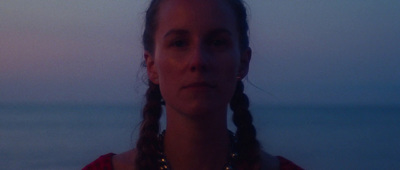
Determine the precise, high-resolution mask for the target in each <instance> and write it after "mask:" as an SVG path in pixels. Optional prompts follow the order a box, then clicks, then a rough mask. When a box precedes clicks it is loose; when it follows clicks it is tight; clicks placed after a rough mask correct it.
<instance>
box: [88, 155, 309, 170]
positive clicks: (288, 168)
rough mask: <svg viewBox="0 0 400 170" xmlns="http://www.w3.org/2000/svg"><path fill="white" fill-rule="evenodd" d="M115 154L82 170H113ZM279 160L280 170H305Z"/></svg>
mask: <svg viewBox="0 0 400 170" xmlns="http://www.w3.org/2000/svg"><path fill="white" fill-rule="evenodd" d="M114 155H115V154H114V153H108V154H105V155H102V156H100V157H99V158H97V159H96V160H95V161H93V162H92V163H90V164H88V165H86V166H85V167H84V168H83V169H82V170H98V169H101V170H113V164H112V157H113V156H114ZM277 158H278V159H279V165H280V166H279V169H280V170H302V169H303V168H300V167H299V166H297V165H296V164H294V163H293V162H292V161H289V160H287V159H286V158H284V157H281V156H277Z"/></svg>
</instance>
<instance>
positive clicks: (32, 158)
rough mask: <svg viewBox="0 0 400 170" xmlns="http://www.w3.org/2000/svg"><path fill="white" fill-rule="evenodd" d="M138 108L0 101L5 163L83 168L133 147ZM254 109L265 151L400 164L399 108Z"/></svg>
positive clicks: (313, 159)
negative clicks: (5, 103)
mask: <svg viewBox="0 0 400 170" xmlns="http://www.w3.org/2000/svg"><path fill="white" fill-rule="evenodd" d="M139 111H140V108H137V107H133V106H117V105H113V106H107V105H103V106H99V105H93V106H76V105H53V106H46V105H24V106H21V105H20V106H12V105H0V169H80V168H82V167H83V166H84V165H85V164H87V163H89V162H91V161H93V160H94V159H96V158H97V157H98V156H99V155H102V154H105V153H108V152H114V153H119V152H122V151H125V150H128V149H129V148H131V147H132V143H133V142H132V141H135V139H136V136H137V130H135V129H137V125H138V122H139V118H140V116H139V115H138V112H139ZM252 111H253V116H254V121H255V122H254V123H255V125H256V127H257V129H258V136H259V139H260V141H261V143H262V144H263V147H264V150H266V151H267V152H270V153H271V154H274V155H282V156H284V157H286V158H288V159H290V160H292V161H294V162H296V163H297V164H299V165H301V166H303V167H304V168H306V169H400V156H399V155H400V107H356V106H352V107H283V106H282V107H267V106H263V107H253V108H252ZM229 126H230V128H231V129H233V126H232V124H230V125H229Z"/></svg>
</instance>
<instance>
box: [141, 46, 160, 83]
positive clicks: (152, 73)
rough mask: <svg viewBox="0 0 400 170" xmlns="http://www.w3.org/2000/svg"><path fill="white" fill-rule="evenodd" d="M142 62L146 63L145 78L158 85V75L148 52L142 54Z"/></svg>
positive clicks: (152, 58)
mask: <svg viewBox="0 0 400 170" xmlns="http://www.w3.org/2000/svg"><path fill="white" fill-rule="evenodd" d="M144 60H145V62H146V69H147V76H148V77H149V80H150V81H151V82H153V83H154V84H158V73H157V69H156V67H155V63H154V57H153V56H152V54H151V53H150V52H148V51H145V52H144Z"/></svg>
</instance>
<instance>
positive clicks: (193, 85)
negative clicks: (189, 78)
mask: <svg viewBox="0 0 400 170" xmlns="http://www.w3.org/2000/svg"><path fill="white" fill-rule="evenodd" d="M205 87H208V88H215V85H212V84H211V83H207V82H195V83H190V84H188V85H185V86H183V89H186V88H205Z"/></svg>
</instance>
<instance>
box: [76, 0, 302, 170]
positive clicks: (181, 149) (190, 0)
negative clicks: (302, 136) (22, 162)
mask: <svg viewBox="0 0 400 170" xmlns="http://www.w3.org/2000/svg"><path fill="white" fill-rule="evenodd" d="M247 32H248V24H247V16H246V10H245V8H244V5H243V2H242V1H241V0H153V1H152V2H151V4H150V7H149V8H148V10H147V13H146V23H145V31H144V34H143V45H144V50H145V52H144V59H145V66H146V69H147V74H148V78H149V88H148V90H147V93H146V100H147V103H146V105H145V106H144V109H143V121H142V124H141V130H140V137H139V140H138V142H137V145H136V148H135V149H133V150H130V151H128V152H125V153H122V154H118V155H115V154H112V153H111V154H107V155H104V156H102V157H100V158H99V159H98V160H96V161H94V162H93V163H91V164H89V165H88V166H86V167H85V168H84V169H136V170H138V169H140V170H142V169H143V170H148V169H149V170H152V169H173V170H188V169H204V170H214V169H215V170H219V169H243V170H250V169H279V168H280V169H285V168H286V169H301V168H299V167H297V166H296V165H294V164H293V163H291V162H290V161H288V160H286V159H284V158H282V157H273V156H270V155H268V154H266V153H265V152H262V151H261V150H260V145H259V142H258V141H257V139H256V130H255V128H254V126H253V124H252V117H251V115H250V112H249V110H248V107H249V101H248V98H247V96H246V95H245V94H244V93H243V83H242V82H241V80H242V79H243V78H244V77H245V76H246V75H247V72H248V70H249V62H250V59H251V49H250V47H249V40H248V33H247ZM228 104H230V108H231V109H232V110H233V112H234V114H233V121H234V123H235V125H236V126H237V131H236V134H235V135H233V133H231V132H229V131H228V130H227V121H226V120H227V106H228ZM162 105H165V112H166V117H167V124H166V130H165V131H164V132H163V133H162V134H160V130H159V128H160V127H159V119H160V116H161V113H162Z"/></svg>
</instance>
